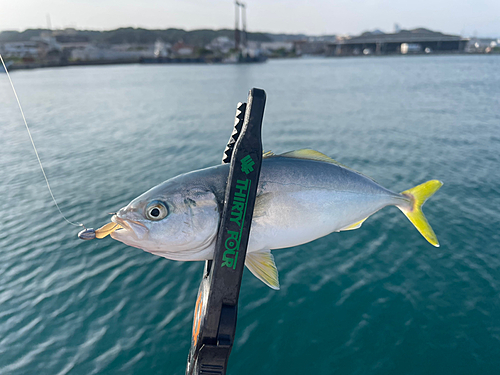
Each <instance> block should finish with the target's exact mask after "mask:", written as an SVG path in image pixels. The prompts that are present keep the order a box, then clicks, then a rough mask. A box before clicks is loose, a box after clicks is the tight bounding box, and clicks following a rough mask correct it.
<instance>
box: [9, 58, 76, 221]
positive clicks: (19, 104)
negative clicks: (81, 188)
mask: <svg viewBox="0 0 500 375" xmlns="http://www.w3.org/2000/svg"><path fill="white" fill-rule="evenodd" d="M0 60H1V61H2V65H3V68H4V69H5V73H7V78H8V79H9V82H10V87H12V91H14V96H15V97H16V100H17V105H18V106H19V109H20V110H21V115H22V116H23V121H24V125H26V130H27V131H28V135H29V137H30V141H31V144H32V145H33V150H35V155H36V158H37V160H38V164H39V165H40V169H41V170H42V173H43V177H44V178H45V182H46V183H47V188H48V189H49V193H50V196H51V197H52V200H53V201H54V204H55V206H56V207H57V210H58V211H59V213H60V214H61V216H62V217H63V219H64V220H66V221H67V222H68V223H69V224H71V225H74V226H76V227H84V228H85V225H83V224H82V223H80V224H77V223H73V222H72V221H70V220H68V219H67V218H66V216H64V214H63V213H62V211H61V208H60V207H59V205H58V204H57V201H56V198H55V197H54V194H53V193H52V189H51V188H50V184H49V179H48V178H47V175H46V174H45V170H44V169H43V165H42V161H41V160H40V156H38V151H37V149H36V146H35V142H34V141H33V137H32V136H31V131H30V128H29V126H28V122H27V121H26V117H24V111H23V108H22V107H21V102H20V101H19V97H18V96H17V92H16V89H15V88H14V84H13V83H12V80H11V79H10V74H9V71H8V70H7V66H6V65H5V62H4V61H3V57H2V55H0Z"/></svg>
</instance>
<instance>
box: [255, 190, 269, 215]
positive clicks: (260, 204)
mask: <svg viewBox="0 0 500 375" xmlns="http://www.w3.org/2000/svg"><path fill="white" fill-rule="evenodd" d="M272 199H273V194H272V193H264V194H260V195H258V196H257V198H255V206H254V208H253V218H254V219H255V218H257V217H261V216H264V215H265V214H266V211H267V209H268V208H269V205H270V202H271V200H272Z"/></svg>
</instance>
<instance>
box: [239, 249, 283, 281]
mask: <svg viewBox="0 0 500 375" xmlns="http://www.w3.org/2000/svg"><path fill="white" fill-rule="evenodd" d="M245 266H247V268H248V269H249V270H250V272H252V273H253V274H254V276H255V277H256V278H258V279H259V280H260V281H262V282H263V283H264V284H266V285H267V286H268V287H270V288H272V289H275V290H279V288H280V282H279V278H278V269H277V268H276V264H275V263H274V257H273V254H271V250H268V249H264V250H259V251H255V252H251V253H247V256H246V259H245Z"/></svg>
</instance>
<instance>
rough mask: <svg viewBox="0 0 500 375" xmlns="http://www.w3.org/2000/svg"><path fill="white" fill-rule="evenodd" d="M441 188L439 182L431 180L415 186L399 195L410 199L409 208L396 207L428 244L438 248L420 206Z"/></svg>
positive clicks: (441, 184) (437, 243) (434, 235)
mask: <svg viewBox="0 0 500 375" xmlns="http://www.w3.org/2000/svg"><path fill="white" fill-rule="evenodd" d="M441 186H443V183H442V182H441V181H438V180H431V181H427V182H424V183H423V184H421V185H418V186H415V187H414V188H412V189H409V190H406V191H403V192H402V193H401V194H403V195H406V196H407V197H408V198H410V199H411V207H403V206H398V208H399V209H400V210H401V211H403V213H404V214H405V215H406V217H407V218H408V219H409V220H410V221H411V222H412V224H413V225H414V226H415V228H417V230H418V231H419V232H420V234H421V235H422V236H424V238H425V239H426V240H427V241H429V243H430V244H432V245H434V246H436V247H439V242H438V239H437V237H436V234H435V233H434V231H433V230H432V228H431V226H430V225H429V223H428V222H427V219H426V218H425V216H424V213H423V212H422V206H423V204H424V203H425V201H426V200H427V199H428V198H430V197H432V195H433V194H434V193H435V192H436V191H438V190H439V188H440V187H441Z"/></svg>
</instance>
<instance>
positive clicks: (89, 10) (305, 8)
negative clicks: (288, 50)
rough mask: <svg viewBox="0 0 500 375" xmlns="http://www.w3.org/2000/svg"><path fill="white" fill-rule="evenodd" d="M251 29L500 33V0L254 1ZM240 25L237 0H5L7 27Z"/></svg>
mask: <svg viewBox="0 0 500 375" xmlns="http://www.w3.org/2000/svg"><path fill="white" fill-rule="evenodd" d="M246 3H247V25H248V30H249V31H269V32H285V33H306V34H311V35H319V34H358V33H360V32H362V31H365V30H373V29H376V28H378V29H381V30H383V31H386V32H390V31H392V30H393V29H394V24H395V23H398V24H399V25H400V26H401V27H402V28H406V29H409V28H415V27H427V28H430V29H433V30H438V31H442V32H446V33H453V34H462V35H464V36H472V35H475V34H476V35H479V36H494V37H500V0H418V1H417V0H413V1H405V0H330V1H328V0H308V1H299V0H247V1H246ZM47 14H50V19H51V22H52V27H53V28H65V27H75V28H78V29H97V30H106V29H114V28H117V27H122V26H133V27H145V28H161V29H164V28H169V27H177V28H184V29H189V30H192V29H199V28H211V29H219V28H233V25H234V5H233V1H232V0H210V1H209V0H0V30H24V29H27V28H36V27H46V26H47Z"/></svg>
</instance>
